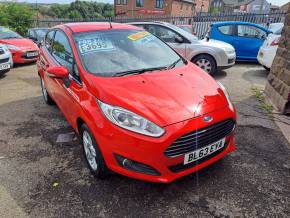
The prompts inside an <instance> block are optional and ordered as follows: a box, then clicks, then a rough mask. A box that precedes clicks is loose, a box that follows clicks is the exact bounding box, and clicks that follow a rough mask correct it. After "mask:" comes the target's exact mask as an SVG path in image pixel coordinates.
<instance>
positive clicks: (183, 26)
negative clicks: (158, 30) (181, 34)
mask: <svg viewBox="0 0 290 218" xmlns="http://www.w3.org/2000/svg"><path fill="white" fill-rule="evenodd" d="M176 26H177V27H179V28H181V29H183V30H185V31H186V32H189V33H190V34H192V35H196V33H195V32H194V31H193V28H192V25H186V24H178V25H176Z"/></svg>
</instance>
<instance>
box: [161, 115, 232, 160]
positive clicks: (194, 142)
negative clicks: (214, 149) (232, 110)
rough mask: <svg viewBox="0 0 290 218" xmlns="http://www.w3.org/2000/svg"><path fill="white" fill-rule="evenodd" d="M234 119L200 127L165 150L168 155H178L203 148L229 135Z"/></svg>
mask: <svg viewBox="0 0 290 218" xmlns="http://www.w3.org/2000/svg"><path fill="white" fill-rule="evenodd" d="M235 124H236V123H235V121H234V120H231V119H230V120H224V121H221V122H218V123H215V124H213V125H211V126H208V127H205V128H202V129H198V130H196V131H194V132H190V133H188V134H186V135H183V136H181V137H180V138H178V139H177V140H176V141H175V142H173V144H171V145H170V146H169V147H168V148H167V149H166V150H165V152H164V154H165V155H166V156H167V157H176V156H179V155H183V154H186V153H189V152H192V151H194V150H196V149H199V148H202V147H204V146H206V145H210V144H211V143H214V142H217V141H219V140H220V139H222V138H224V137H226V136H227V135H229V134H230V133H231V132H232V131H233V130H234V128H235Z"/></svg>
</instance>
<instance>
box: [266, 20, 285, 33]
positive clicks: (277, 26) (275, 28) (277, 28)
mask: <svg viewBox="0 0 290 218" xmlns="http://www.w3.org/2000/svg"><path fill="white" fill-rule="evenodd" d="M283 27H284V23H271V24H270V25H269V28H268V30H269V31H271V32H272V34H275V35H281V33H282V30H283Z"/></svg>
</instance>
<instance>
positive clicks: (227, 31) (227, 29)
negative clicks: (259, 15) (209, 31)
mask: <svg viewBox="0 0 290 218" xmlns="http://www.w3.org/2000/svg"><path fill="white" fill-rule="evenodd" d="M218 30H219V31H220V32H221V33H222V34H224V35H230V36H233V35H235V26H234V25H225V26H220V27H218Z"/></svg>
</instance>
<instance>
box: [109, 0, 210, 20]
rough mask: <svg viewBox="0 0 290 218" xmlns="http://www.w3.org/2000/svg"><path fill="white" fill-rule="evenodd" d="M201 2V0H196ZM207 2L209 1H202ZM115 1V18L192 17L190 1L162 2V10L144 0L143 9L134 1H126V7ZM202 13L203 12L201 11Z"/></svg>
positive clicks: (165, 0) (169, 0)
mask: <svg viewBox="0 0 290 218" xmlns="http://www.w3.org/2000/svg"><path fill="white" fill-rule="evenodd" d="M197 1H201V0H197ZM204 1H207V2H208V1H209V0H204ZM116 2H117V1H116V0H115V13H116V15H117V16H124V17H137V16H154V15H156V16H158V15H161V16H162V15H168V16H193V15H194V13H193V12H194V10H193V9H194V8H193V2H194V1H192V3H190V0H164V7H163V8H156V1H155V0H144V7H137V6H136V0H127V5H118V4H116ZM203 11H204V10H203Z"/></svg>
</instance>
